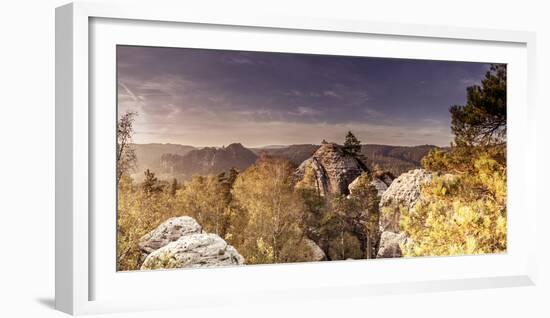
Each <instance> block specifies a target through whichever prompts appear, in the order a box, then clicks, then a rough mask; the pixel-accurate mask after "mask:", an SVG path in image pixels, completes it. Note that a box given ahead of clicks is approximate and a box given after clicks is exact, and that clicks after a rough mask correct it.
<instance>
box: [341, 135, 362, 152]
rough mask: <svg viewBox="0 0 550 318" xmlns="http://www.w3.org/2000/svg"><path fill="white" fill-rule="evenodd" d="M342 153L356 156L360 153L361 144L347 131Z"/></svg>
mask: <svg viewBox="0 0 550 318" xmlns="http://www.w3.org/2000/svg"><path fill="white" fill-rule="evenodd" d="M343 150H344V152H346V153H348V154H350V155H353V156H356V155H359V154H360V153H361V142H360V141H359V140H358V139H357V137H355V135H354V134H353V133H352V132H351V131H348V134H347V135H346V141H345V142H344V147H343Z"/></svg>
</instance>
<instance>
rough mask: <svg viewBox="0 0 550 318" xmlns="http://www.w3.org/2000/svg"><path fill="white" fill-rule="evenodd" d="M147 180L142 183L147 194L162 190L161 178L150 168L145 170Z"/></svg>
mask: <svg viewBox="0 0 550 318" xmlns="http://www.w3.org/2000/svg"><path fill="white" fill-rule="evenodd" d="M144 174H145V180H143V183H142V184H141V188H142V190H143V193H144V194H145V195H148V196H149V195H152V194H155V193H159V192H162V185H161V184H160V183H159V180H158V179H157V177H156V176H155V173H154V172H152V171H150V170H149V169H147V170H145V172H144Z"/></svg>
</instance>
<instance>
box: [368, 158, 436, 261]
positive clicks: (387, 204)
mask: <svg viewBox="0 0 550 318" xmlns="http://www.w3.org/2000/svg"><path fill="white" fill-rule="evenodd" d="M432 178H433V175H432V174H431V173H430V172H428V171H426V170H424V169H415V170H411V171H408V172H406V173H403V174H401V175H400V176H399V177H398V178H397V179H395V180H393V182H391V184H390V186H389V187H388V189H387V190H386V191H385V192H384V194H382V197H381V198H380V231H381V233H382V234H381V235H380V244H379V247H378V253H377V255H376V258H391V257H401V256H403V253H402V251H401V244H404V243H406V242H407V237H406V236H405V234H404V233H400V229H399V218H400V217H401V209H406V210H407V211H408V210H410V209H412V208H413V207H414V206H415V205H416V203H417V202H418V201H419V200H420V199H421V198H420V195H421V190H422V186H423V185H424V184H426V183H428V182H430V181H431V180H432Z"/></svg>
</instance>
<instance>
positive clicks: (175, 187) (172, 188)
mask: <svg viewBox="0 0 550 318" xmlns="http://www.w3.org/2000/svg"><path fill="white" fill-rule="evenodd" d="M179 188H180V186H179V184H178V179H176V178H174V179H173V180H172V184H171V185H170V195H171V196H172V197H175V196H176V192H177V191H178V189H179Z"/></svg>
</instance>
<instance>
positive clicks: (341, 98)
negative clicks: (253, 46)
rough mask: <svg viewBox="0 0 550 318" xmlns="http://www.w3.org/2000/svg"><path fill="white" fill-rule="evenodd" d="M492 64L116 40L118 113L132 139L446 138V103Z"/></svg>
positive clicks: (459, 99) (443, 142) (220, 142)
mask: <svg viewBox="0 0 550 318" xmlns="http://www.w3.org/2000/svg"><path fill="white" fill-rule="evenodd" d="M489 67H490V64H486V63H472V62H455V61H452V62H451V61H429V60H412V59H389V58H376V57H351V56H334V55H310V54H289V53H273V52H245V51H227V50H206V49H189V48H161V47H137V46H117V85H118V87H117V92H118V113H119V115H121V114H123V113H124V112H127V111H135V112H137V113H138V116H137V118H136V121H135V123H134V131H135V134H134V137H133V139H134V142H135V143H177V144H184V145H191V146H197V147H204V146H216V147H220V146H224V145H228V144H230V143H233V142H240V143H242V144H243V145H245V146H248V147H262V146H268V145H290V144H320V143H321V141H322V140H323V139H325V140H327V141H331V142H338V143H342V142H343V141H344V136H345V135H346V133H347V132H348V131H352V132H353V133H354V134H355V135H356V136H357V137H358V139H359V140H361V142H362V143H365V144H366V143H368V144H387V145H403V146H412V145H424V144H431V145H437V146H448V145H449V143H450V142H451V140H452V138H453V136H452V133H451V130H450V121H451V118H450V114H449V107H450V106H452V105H463V104H464V103H465V102H466V87H468V86H471V85H474V84H480V83H481V79H482V78H483V77H484V75H485V73H486V72H487V71H488V70H489Z"/></svg>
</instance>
